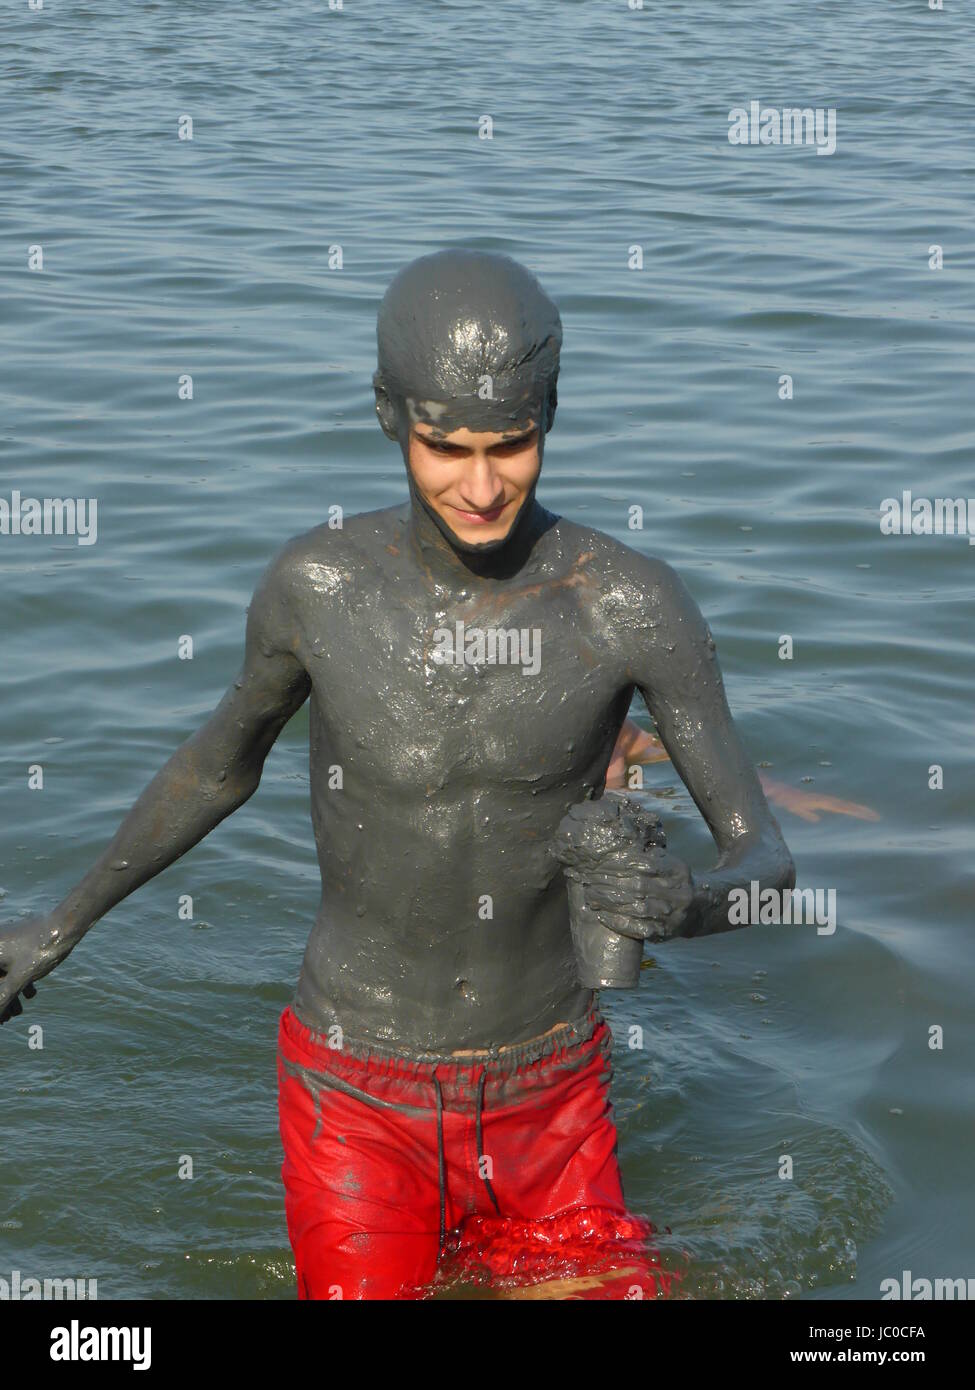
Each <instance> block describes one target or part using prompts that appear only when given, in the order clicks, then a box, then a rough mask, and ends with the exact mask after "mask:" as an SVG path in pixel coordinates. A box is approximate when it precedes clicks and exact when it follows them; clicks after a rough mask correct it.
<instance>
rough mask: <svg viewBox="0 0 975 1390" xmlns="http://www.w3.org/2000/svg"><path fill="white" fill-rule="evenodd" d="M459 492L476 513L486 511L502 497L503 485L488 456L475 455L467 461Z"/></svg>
mask: <svg viewBox="0 0 975 1390" xmlns="http://www.w3.org/2000/svg"><path fill="white" fill-rule="evenodd" d="M461 492H462V493H463V494H464V497H465V499H466V500H467V501H468V502H469V503H470V504H471V506H472V507H476V508H477V509H478V511H486V510H487V509H488V508H489V507H490V506H491V505H492V504H493V503H495V502H497V501H498V500H499V499H500V498H501V497H502V496H503V494H504V483H503V482H502V481H501V478H500V477H499V476H498V472H497V469H496V467H495V465H494V463H493V461H492V459H491V457H490V455H489V454H475V455H474V457H473V458H472V459H470V460H469V461H468V465H467V468H466V470H465V472H464V479H463V482H462V483H461Z"/></svg>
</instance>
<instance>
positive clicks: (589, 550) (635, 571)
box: [552, 516, 681, 592]
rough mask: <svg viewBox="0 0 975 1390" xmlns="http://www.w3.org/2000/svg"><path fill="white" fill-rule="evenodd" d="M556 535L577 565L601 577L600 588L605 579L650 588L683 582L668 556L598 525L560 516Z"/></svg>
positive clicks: (657, 588) (567, 557) (667, 586)
mask: <svg viewBox="0 0 975 1390" xmlns="http://www.w3.org/2000/svg"><path fill="white" fill-rule="evenodd" d="M552 536H553V540H555V541H556V542H557V544H558V545H559V547H560V549H561V551H562V553H563V555H564V556H565V557H566V559H568V560H569V562H570V563H571V564H572V565H573V566H575V567H577V568H579V569H584V570H585V571H586V573H587V574H588V575H589V576H590V577H592V578H598V579H599V580H600V581H601V582H600V583H599V588H600V589H603V588H605V587H607V586H606V584H605V583H604V582H602V581H609V582H610V584H611V583H612V582H613V581H615V582H616V583H617V584H626V585H628V586H633V587H635V588H639V589H642V590H644V591H648V592H650V591H655V590H659V589H665V590H667V589H672V588H673V587H675V586H677V585H681V579H680V577H679V575H678V574H677V571H676V570H675V569H673V567H672V566H671V565H669V564H668V563H667V561H666V560H662V559H660V557H659V556H656V555H648V554H646V553H645V552H644V551H642V550H636V549H634V548H633V546H630V545H625V544H624V543H623V541H620V540H617V539H616V537H615V536H611V535H609V534H608V533H607V532H606V531H600V530H598V529H597V528H596V527H595V526H583V525H580V524H579V523H578V522H575V521H567V520H566V518H565V517H563V516H560V517H557V518H556V520H555V524H554V526H553V527H552Z"/></svg>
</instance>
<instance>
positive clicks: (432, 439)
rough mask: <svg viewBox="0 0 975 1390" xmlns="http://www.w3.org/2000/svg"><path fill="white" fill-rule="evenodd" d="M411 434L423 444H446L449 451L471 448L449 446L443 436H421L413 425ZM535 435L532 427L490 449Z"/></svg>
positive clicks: (461, 445) (463, 445)
mask: <svg viewBox="0 0 975 1390" xmlns="http://www.w3.org/2000/svg"><path fill="white" fill-rule="evenodd" d="M413 433H414V434H415V435H416V437H417V439H421V440H422V441H423V443H424V444H446V445H447V447H448V448H450V449H469V448H470V447H471V446H470V445H469V444H451V443H450V440H449V439H448V438H447V436H446V435H445V434H421V433H420V431H419V430H418V429H417V428H416V426H415V425H414V427H413ZM537 433H538V426H537V425H532V427H531V429H530V430H525V432H524V434H513V435H511V436H510V437H508V438H505V439H499V440H498V442H497V444H492V445H490V448H492V449H504V448H506V447H507V446H508V445H509V444H523V443H524V442H525V440H527V439H531V438H532V436H533V435H535V434H537Z"/></svg>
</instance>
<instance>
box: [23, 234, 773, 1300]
mask: <svg viewBox="0 0 975 1390" xmlns="http://www.w3.org/2000/svg"><path fill="white" fill-rule="evenodd" d="M561 339H562V332H561V324H560V320H559V315H558V311H557V310H556V308H555V306H554V304H552V302H551V301H550V300H549V298H548V297H547V295H545V293H544V292H543V290H542V289H541V287H540V286H539V284H538V282H537V281H536V280H535V279H534V277H533V276H532V275H530V274H529V273H528V272H527V271H526V270H525V269H524V268H523V267H521V266H520V265H518V264H517V263H516V262H514V261H512V260H510V259H509V258H508V257H505V256H498V255H489V254H485V253H480V252H464V251H447V252H442V253H439V254H437V255H432V256H424V257H422V258H420V259H419V260H417V261H414V262H413V263H412V264H411V265H409V266H407V267H406V268H405V269H404V270H403V271H401V272H400V274H399V275H398V276H397V277H396V278H395V280H394V281H393V283H392V284H391V285H390V287H389V289H388V291H387V293H386V296H385V298H384V300H383V304H382V307H381V310H380V314H379V323H378V345H379V367H378V370H377V372H376V375H375V378H374V386H375V393H376V409H377V413H378V416H379V420H380V423H381V425H382V427H383V429H384V431H385V432H386V434H387V435H389V437H390V438H393V439H396V440H397V441H398V443H399V444H400V447H401V449H402V452H403V457H404V460H405V462H406V467H407V478H408V482H409V491H410V498H409V501H408V502H407V503H406V504H405V505H402V506H398V507H392V508H389V509H387V510H383V511H378V512H368V513H365V514H360V515H357V516H353V517H350V518H347V520H346V523H345V525H344V527H343V529H340V530H333V529H330V528H329V527H328V526H320V527H317V528H315V529H314V530H312V531H309V532H307V533H306V534H304V535H302V536H299V537H297V538H296V539H295V540H293V541H291V542H290V543H289V544H288V545H286V546H285V547H284V549H283V550H282V551H281V552H280V554H279V555H278V556H277V557H276V558H275V559H274V561H273V562H272V563H271V565H270V567H269V569H268V570H267V572H266V573H265V575H264V577H263V579H262V580H261V583H260V585H259V586H258V588H257V591H256V593H255V595H254V600H253V602H252V604H251V607H250V610H249V616H248V623H247V638H246V649H245V654H244V664H243V669H242V671H241V672H240V675H239V676H238V678H237V679H236V680H235V681H234V682H233V684H232V685H231V686H230V689H229V690H228V692H227V694H226V695H225V697H224V699H223V701H222V702H221V704H220V705H219V707H218V708H217V710H216V712H215V713H214V714H213V716H212V717H211V718H210V720H209V721H208V722H207V724H206V725H204V727H203V728H202V729H200V731H199V732H198V733H197V734H196V735H194V736H193V737H192V738H191V739H189V740H188V742H187V743H185V744H184V745H183V746H182V747H181V748H180V749H178V750H177V751H176V752H175V753H174V755H173V756H172V758H171V759H170V760H169V762H168V763H167V764H166V766H165V767H164V768H163V769H162V771H161V772H159V774H158V775H157V776H156V778H155V779H154V780H153V782H152V783H151V784H150V785H149V787H148V788H147V789H146V791H145V792H144V793H143V795H142V796H141V797H140V799H139V801H138V802H137V803H136V805H135V806H134V807H133V809H132V810H131V812H130V813H129V815H128V816H127V817H126V819H125V820H124V821H123V823H122V825H121V827H120V829H119V831H118V833H117V834H116V836H115V839H114V840H113V841H112V844H111V845H110V846H109V848H108V850H107V851H106V853H105V854H104V855H103V856H102V858H101V859H100V860H99V861H98V863H97V864H96V865H95V866H94V868H93V869H92V870H91V872H90V873H89V874H88V875H87V877H86V878H85V879H84V880H83V881H82V882H81V883H80V884H79V885H78V886H77V887H76V888H75V889H74V890H73V891H72V892H71V893H70V894H69V895H68V897H67V898H66V899H65V900H64V902H63V903H61V905H60V906H59V907H58V908H56V909H55V911H54V912H53V913H52V914H51V915H50V916H49V917H47V918H43V919H32V920H31V921H29V922H27V923H25V924H22V925H20V926H18V927H15V928H9V929H7V930H5V931H4V932H3V933H0V970H3V971H4V972H5V978H4V979H3V980H2V981H0V986H2V989H0V1016H3V1015H4V1011H6V1016H7V1017H10V1016H12V1015H14V1014H18V1013H20V1012H21V1008H22V1006H21V1004H20V1001H19V998H18V994H19V993H23V995H24V996H25V997H31V996H32V995H33V992H34V991H33V984H32V982H33V981H35V980H37V979H39V978H41V977H42V976H43V975H45V974H47V973H48V971H50V970H51V969H53V968H54V967H55V966H56V965H57V964H58V963H59V962H60V961H62V960H63V959H64V958H65V957H66V956H67V954H68V953H69V952H70V951H71V950H72V949H73V948H74V947H75V946H76V945H77V943H78V942H79V941H80V939H81V937H82V936H83V935H84V934H85V932H87V931H88V930H89V928H90V927H91V926H93V925H94V923H95V922H96V921H97V920H98V919H99V918H100V917H102V916H103V915H104V914H105V913H106V912H107V911H108V910H109V909H110V908H111V907H113V906H114V905H115V904H116V903H118V902H120V901H121V900H122V899H123V898H124V897H126V896H127V895H128V894H129V893H131V892H133V891H134V890H135V889H136V888H138V887H139V885H140V884H142V883H144V882H146V880H147V879H149V878H151V877H153V875H155V874H157V873H159V872H160V871H161V870H162V869H164V868H165V867H166V866H167V865H168V864H171V863H172V862H173V861H174V860H175V859H178V858H179V856H180V855H182V854H184V853H185V852H186V851H187V850H188V849H189V848H190V847H191V846H192V845H195V844H196V843H197V842H198V841H199V840H201V839H202V838H203V837H204V836H205V835H206V834H207V833H208V832H209V831H210V830H211V829H213V827H214V826H215V825H217V824H218V823H219V822H220V821H221V820H223V819H224V817H226V816H228V815H230V813H231V812H232V811H234V810H236V809H237V808H238V807H239V806H241V805H243V803H244V802H245V801H246V800H247V799H248V798H249V797H250V796H252V795H253V793H254V792H255V791H256V790H257V786H258V783H259V781H260V776H261V769H262V765H263V763H264V759H265V758H266V756H267V754H268V751H269V749H270V748H271V746H272V744H273V743H274V740H275V739H276V738H277V736H278V734H279V733H280V731H281V729H282V728H283V727H284V725H285V724H286V723H287V721H288V720H289V719H290V718H291V717H292V715H293V714H294V713H295V712H296V710H298V709H299V707H300V706H301V705H302V703H303V702H304V701H305V700H306V699H307V698H308V697H309V696H310V697H311V714H310V738H311V798H312V821H313V826H314V832H315V838H316V842H317V846H318V854H319V860H320V865H321V873H322V890H323V891H322V900H321V906H320V909H319V912H318V916H317V919H316V922H315V925H314V928H313V930H312V933H311V937H310V939H309V942H308V946H307V949H306V951H305V957H304V963H303V966H302V971H301V978H300V980H299V982H298V988H297V993H296V996H295V999H294V1004H293V1007H289V1008H288V1009H286V1010H285V1012H284V1014H283V1015H282V1019H281V1026H280V1034H279V1082H280V1115H281V1134H282V1139H283V1144H284V1153H285V1161H284V1168H283V1177H284V1183H285V1199H286V1211H287V1217H288V1228H289V1234H290V1236H291V1241H292V1244H293V1247H294V1251H295V1260H296V1265H297V1275H298V1289H299V1296H302V1297H309V1298H337V1297H343V1298H381V1297H391V1298H392V1297H414V1296H417V1294H418V1292H419V1291H420V1290H421V1289H422V1288H423V1287H424V1286H426V1285H428V1284H429V1282H430V1281H431V1280H432V1279H433V1278H434V1276H435V1274H436V1273H437V1269H438V1265H439V1264H440V1263H441V1261H442V1260H443V1258H444V1256H445V1254H449V1257H450V1261H451V1262H452V1263H453V1264H455V1265H456V1267H458V1268H462V1269H468V1270H474V1269H476V1268H486V1269H487V1270H489V1271H491V1272H493V1273H494V1274H496V1275H508V1274H512V1273H514V1274H516V1275H520V1276H521V1277H522V1278H523V1279H528V1280H531V1279H541V1278H543V1277H546V1276H551V1275H552V1274H554V1273H565V1272H567V1271H568V1272H574V1273H576V1274H577V1275H578V1276H579V1277H580V1280H581V1286H584V1287H586V1288H587V1289H592V1288H594V1287H595V1288H597V1289H598V1291H599V1293H600V1295H601V1296H614V1297H615V1296H619V1297H625V1296H634V1290H635V1291H636V1292H637V1293H645V1294H650V1295H652V1294H654V1293H655V1292H657V1291H659V1289H660V1287H661V1286H663V1287H666V1283H667V1280H666V1276H665V1275H663V1274H661V1273H660V1272H659V1271H655V1269H654V1262H653V1260H652V1258H648V1257H647V1255H646V1252H645V1250H643V1246H642V1244H641V1242H642V1240H643V1238H644V1237H645V1236H646V1234H647V1224H646V1223H641V1222H639V1221H638V1220H637V1219H636V1218H632V1217H630V1216H628V1214H627V1212H626V1209H625V1206H624V1204H623V1194H622V1187H621V1182H620V1174H619V1168H618V1164H617V1158H616V1132H615V1128H614V1125H613V1119H612V1109H611V1106H610V1102H609V1081H610V1074H611V1064H610V1049H611V1038H610V1035H609V1031H608V1029H607V1027H606V1024H605V1022H604V1021H603V1019H602V1017H601V1015H600V1014H599V1012H598V1010H597V1009H596V1007H595V1000H594V995H593V992H592V991H591V990H590V989H587V988H584V987H583V986H582V985H581V984H580V982H579V979H578V976H577V969H576V960H575V957H574V954H573V949H572V941H571V937H570V930H569V919H568V910H567V896H566V887H565V880H564V877H563V872H562V869H561V867H560V864H559V862H558V861H557V860H556V859H555V858H554V856H553V853H552V840H553V836H554V835H555V832H556V830H557V828H558V826H559V823H560V821H561V820H562V819H563V817H564V816H565V815H566V813H567V811H568V810H569V808H570V807H572V806H573V805H575V804H576V803H579V802H581V801H583V800H585V799H587V798H592V797H594V796H598V795H599V794H600V793H601V792H602V790H603V787H604V783H605V778H606V772H607V768H608V766H609V762H610V758H611V756H612V753H613V749H614V745H615V742H616V738H617V735H618V733H619V731H620V728H621V726H622V724H623V721H624V719H625V717H626V712H627V709H628V707H629V704H630V698H631V696H632V694H633V692H634V690H635V689H639V690H640V691H641V692H642V694H643V696H644V698H645V700H646V703H647V707H648V709H649V710H650V713H651V715H652V717H653V719H654V721H655V724H656V728H657V731H658V733H659V736H660V738H661V740H662V742H663V745H664V747H665V748H666V750H667V752H668V753H669V755H670V757H671V758H672V759H673V762H674V765H675V767H676V768H677V771H678V772H679V774H680V776H681V777H682V779H683V781H684V783H685V785H686V786H687V787H688V789H689V791H690V793H691V795H692V796H693V797H694V799H695V801H696V803H697V805H698V807H699V808H700V810H701V813H702V815H703V816H704V818H705V820H706V821H707V824H708V826H709V828H710V830H711V832H712V835H713V837H714V840H715V842H716V844H717V847H718V850H719V853H720V858H719V861H718V863H717V865H716V866H715V868H713V869H712V870H710V871H708V872H705V873H695V874H692V873H691V870H690V869H689V868H688V866H687V865H686V864H683V863H682V862H681V861H680V860H678V859H676V858H674V857H673V856H669V855H668V854H667V852H666V851H662V850H656V851H655V852H654V855H653V857H652V859H651V858H649V857H648V859H647V862H646V865H645V867H638V868H637V869H636V870H635V871H634V872H632V873H631V874H630V875H629V877H628V878H627V879H626V881H625V882H623V883H620V882H616V883H615V884H613V885H611V886H612V889H613V892H614V894H615V896H614V899H613V901H614V904H615V906H616V908H617V910H619V911H623V912H626V911H629V910H632V912H633V913H634V914H635V915H636V916H637V917H638V918H639V919H640V920H641V922H642V923H643V932H642V934H644V935H645V936H647V937H649V938H650V939H653V940H664V939H666V938H668V937H673V936H680V935H684V936H694V935H703V934H706V933H709V932H714V931H725V930H728V929H729V922H728V905H727V898H728V892H729V890H730V889H732V888H735V887H742V886H746V885H748V884H749V883H750V882H751V881H752V880H758V881H759V883H760V884H761V886H762V888H777V889H781V888H786V887H791V886H792V885H793V883H794V881H795V876H794V869H793V865H792V860H791V858H790V856H789V853H788V850H787V849H786V846H785V844H784V842H783V840H782V836H781V834H780V831H779V828H778V826H777V824H776V822H775V820H774V819H773V817H772V816H771V814H770V812H769V809H768V806H767V804H766V802H765V798H764V796H763V794H762V790H761V787H760V786H759V783H758V780H757V778H756V775H755V771H754V768H753V767H752V765H751V763H750V762H749V759H748V757H747V755H746V753H745V751H744V749H743V747H742V745H741V742H740V740H739V738H738V735H737V733H736V731H735V728H734V725H733V724H732V721H731V716H730V713H729V711H728V706H727V703H726V700H725V696H724V690H723V687H722V682H721V675H720V672H719V670H718V664H717V660H716V657H715V651H714V643H713V641H712V639H711V635H710V633H709V631H708V629H707V627H706V625H705V623H704V621H703V619H702V618H701V615H700V613H699V611H698V609H697V608H696V606H695V604H694V602H693V600H692V599H691V597H690V596H689V594H688V593H687V590H686V589H685V588H684V586H683V584H682V583H681V581H680V580H679V579H678V578H677V576H676V575H675V574H674V573H673V571H672V570H670V569H669V568H668V567H667V565H665V564H664V563H662V562H661V561H659V560H653V559H649V558H647V557H646V556H643V555H639V554H637V553H636V552H634V551H632V550H629V549H627V547H625V546H623V545H621V544H620V543H619V542H617V541H615V540H612V539H611V538H610V537H608V536H606V535H603V534H601V533H600V532H598V531H594V530H592V529H590V528H587V527H582V526H577V525H574V524H572V523H570V522H566V521H564V520H562V519H560V518H558V517H556V516H554V515H553V514H552V513H551V512H548V511H546V510H545V508H544V507H542V506H541V504H540V503H539V502H538V501H537V500H536V498H535V488H536V484H537V482H538V476H539V471H540V468H541V464H542V454H543V449H544V443H545V435H546V433H547V431H548V430H549V429H550V428H551V425H552V421H553V419H554V415H555V407H556V381H557V377H558V367H559V349H560V346H561ZM587 891H588V888H587ZM592 891H593V893H594V894H598V893H600V892H602V893H605V892H606V891H608V890H607V886H606V884H605V883H602V884H599V883H596V882H594V884H593V885H592ZM594 902H595V898H594ZM641 1251H642V1252H643V1253H642V1254H641V1253H640V1252H641ZM606 1270H609V1271H615V1272H616V1273H617V1274H618V1275H619V1278H616V1279H607V1280H606V1281H605V1282H602V1281H601V1280H600V1278H596V1277H592V1278H587V1277H586V1275H587V1274H593V1275H595V1274H596V1273H598V1272H600V1271H606Z"/></svg>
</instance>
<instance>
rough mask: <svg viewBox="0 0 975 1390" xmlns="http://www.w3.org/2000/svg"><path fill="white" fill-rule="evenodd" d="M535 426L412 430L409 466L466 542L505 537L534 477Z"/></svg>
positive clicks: (427, 495)
mask: <svg viewBox="0 0 975 1390" xmlns="http://www.w3.org/2000/svg"><path fill="white" fill-rule="evenodd" d="M540 467H541V464H540V463H539V458H538V429H537V427H536V426H535V425H534V424H532V423H531V422H529V423H528V424H527V425H522V426H521V427H519V428H518V429H513V430H509V431H507V432H505V433H504V434H475V433H472V431H471V430H467V429H461V430H454V431H453V432H452V433H450V434H442V433H440V432H438V431H437V430H436V429H434V427H433V426H432V425H427V424H423V423H421V424H417V425H414V427H413V429H412V430H411V431H410V472H411V473H412V474H413V480H414V482H415V484H416V486H417V488H418V489H419V491H420V492H421V493H422V495H423V497H424V499H425V500H426V502H427V503H428V504H429V506H431V507H432V508H433V510H434V511H435V512H436V513H437V514H438V516H440V517H442V518H443V520H444V521H445V522H446V524H447V526H448V527H449V529H450V530H451V531H453V533H454V534H455V535H456V536H458V537H459V538H460V539H461V540H462V541H466V542H468V544H470V545H477V544H479V543H481V542H487V541H499V540H504V538H505V536H507V534H508V532H509V531H510V530H511V526H512V523H513V522H514V519H515V517H516V516H517V515H518V510H519V508H520V507H521V504H522V502H524V500H525V497H526V495H527V494H528V493H529V492H530V491H531V489H532V486H533V484H534V482H535V480H536V478H537V477H538V473H539V469H540Z"/></svg>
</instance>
